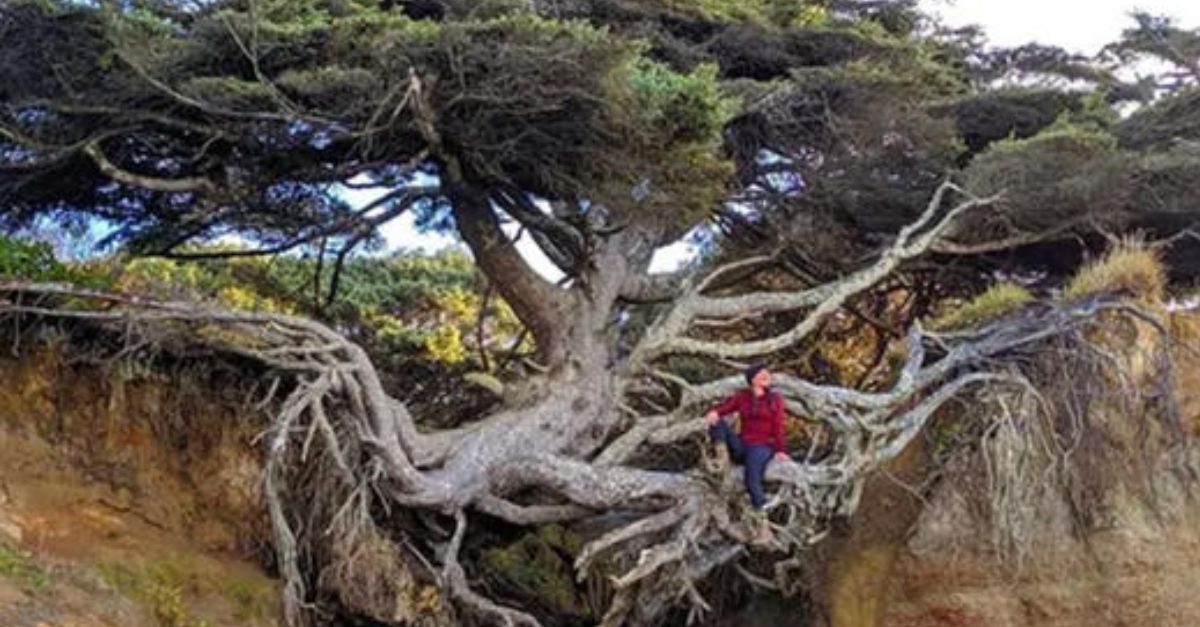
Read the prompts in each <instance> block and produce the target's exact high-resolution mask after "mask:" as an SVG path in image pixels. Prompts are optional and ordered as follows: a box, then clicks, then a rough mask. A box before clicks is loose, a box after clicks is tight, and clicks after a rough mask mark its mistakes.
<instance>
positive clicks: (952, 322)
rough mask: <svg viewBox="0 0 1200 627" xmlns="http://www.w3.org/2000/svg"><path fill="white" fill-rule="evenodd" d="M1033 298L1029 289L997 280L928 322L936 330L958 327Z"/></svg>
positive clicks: (995, 315) (1000, 313)
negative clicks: (984, 289) (969, 298)
mask: <svg viewBox="0 0 1200 627" xmlns="http://www.w3.org/2000/svg"><path fill="white" fill-rule="evenodd" d="M1032 300H1033V295H1032V294H1030V293H1029V290H1027V289H1025V288H1023V287H1021V286H1020V285H1016V284H1013V283H998V284H996V285H993V286H991V287H989V288H988V289H987V290H986V291H984V292H983V293H982V294H979V295H978V296H976V297H975V298H972V299H971V300H969V301H967V302H966V303H962V304H960V305H957V306H954V307H952V308H950V309H948V310H946V311H944V312H943V313H942V314H941V315H939V316H938V317H937V318H935V319H934V320H933V321H932V322H930V325H929V326H930V328H931V329H934V330H937V331H959V330H963V329H969V328H972V327H975V326H978V325H980V324H982V323H985V322H988V321H991V320H995V319H996V318H999V317H1001V316H1003V315H1005V314H1007V313H1010V312H1012V311H1015V310H1017V309H1019V308H1020V307H1022V306H1023V305H1025V304H1026V303H1029V302H1030V301H1032Z"/></svg>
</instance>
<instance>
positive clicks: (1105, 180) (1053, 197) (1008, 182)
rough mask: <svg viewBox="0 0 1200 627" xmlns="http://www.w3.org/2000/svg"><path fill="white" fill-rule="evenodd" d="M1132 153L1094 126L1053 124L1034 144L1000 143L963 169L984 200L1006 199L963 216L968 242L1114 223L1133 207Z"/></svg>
mask: <svg viewBox="0 0 1200 627" xmlns="http://www.w3.org/2000/svg"><path fill="white" fill-rule="evenodd" d="M1131 166H1132V162H1131V160H1130V159H1129V156H1128V155H1126V154H1125V153H1123V152H1122V151H1120V150H1119V149H1118V148H1117V142H1116V139H1115V138H1114V137H1113V136H1112V135H1110V134H1108V133H1107V132H1104V131H1102V130H1097V129H1096V128H1095V127H1094V126H1081V125H1075V124H1068V123H1056V124H1055V125H1053V126H1052V127H1050V128H1048V129H1046V130H1045V131H1043V132H1041V133H1038V134H1037V135H1035V136H1033V137H1031V138H1029V139H1009V140H1003V141H999V142H995V143H993V144H991V145H990V146H989V148H988V149H987V151H985V152H984V153H983V154H981V155H979V156H977V157H976V158H975V159H974V161H972V163H971V165H970V167H968V168H967V170H966V177H965V178H966V183H967V187H968V188H969V189H970V190H971V191H972V192H974V193H976V194H978V195H980V196H990V195H993V194H1001V193H1002V198H1001V199H1000V201H999V202H998V203H997V205H998V207H999V208H1000V209H1001V211H999V212H989V213H987V214H984V213H976V214H973V215H969V216H966V218H965V220H963V222H962V226H961V227H960V228H959V233H961V234H962V235H961V237H962V239H964V240H967V241H983V240H987V239H1002V238H1004V237H1008V236H1012V235H1014V234H1015V233H1042V232H1049V231H1054V230H1055V229H1058V230H1059V231H1060V232H1061V231H1062V230H1063V229H1070V228H1072V227H1078V226H1083V225H1084V223H1085V222H1088V226H1095V225H1113V224H1116V223H1118V221H1119V220H1120V219H1122V214H1123V212H1124V211H1125V209H1126V207H1127V206H1128V203H1129V202H1130V192H1131V180H1130V174H1131Z"/></svg>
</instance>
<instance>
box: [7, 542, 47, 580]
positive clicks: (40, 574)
mask: <svg viewBox="0 0 1200 627" xmlns="http://www.w3.org/2000/svg"><path fill="white" fill-rule="evenodd" d="M0 577H4V578H5V579H9V580H12V581H15V582H17V583H18V584H21V585H22V586H25V587H27V588H30V589H33V590H43V589H45V588H47V587H49V585H50V576H49V575H48V574H46V572H45V571H44V570H42V569H41V568H39V567H38V566H37V565H35V564H34V563H33V562H32V561H31V560H30V559H29V557H28V556H26V555H25V554H23V553H21V552H20V551H19V550H17V549H15V548H13V547H10V546H8V545H7V544H4V543H0Z"/></svg>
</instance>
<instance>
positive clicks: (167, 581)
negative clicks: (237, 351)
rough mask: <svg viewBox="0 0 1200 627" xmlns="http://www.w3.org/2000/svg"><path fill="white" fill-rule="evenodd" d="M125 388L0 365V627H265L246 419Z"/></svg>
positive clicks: (185, 397) (229, 410)
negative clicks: (234, 626) (257, 558)
mask: <svg viewBox="0 0 1200 627" xmlns="http://www.w3.org/2000/svg"><path fill="white" fill-rule="evenodd" d="M128 378H130V379H132V380H129V381H127V380H125V379H123V378H122V377H120V376H118V375H112V376H109V377H107V378H106V377H104V376H102V375H100V371H99V370H98V369H96V368H93V367H88V368H73V367H70V366H69V365H67V364H66V363H65V361H64V360H63V359H62V356H61V355H59V354H58V353H56V352H54V351H43V352H40V353H38V354H37V355H36V356H33V357H28V358H25V359H22V360H20V361H17V360H13V359H6V360H0V452H2V453H0V625H2V626H4V627H102V626H104V627H143V626H145V627H218V626H224V625H229V626H232V625H247V626H250V627H256V626H263V627H265V626H269V625H275V624H276V621H275V618H274V617H275V616H276V614H277V608H276V599H277V598H278V592H277V588H276V585H275V583H274V581H273V580H272V579H270V578H269V577H268V576H267V575H266V573H265V572H264V571H263V569H262V568H260V567H259V566H258V565H257V564H256V563H255V560H254V556H255V552H256V549H257V548H258V547H259V546H260V545H261V543H262V541H263V537H262V536H261V534H259V533H258V532H256V531H255V530H256V529H261V528H262V526H261V512H260V511H258V505H257V503H258V498H257V493H256V490H257V485H258V477H259V471H258V466H257V463H256V462H255V458H254V456H253V455H252V449H251V448H250V446H249V438H250V437H251V436H252V429H250V428H249V425H248V424H245V423H243V422H241V421H242V420H244V413H245V412H244V411H242V410H241V408H240V407H239V405H240V404H239V403H238V402H237V401H236V400H235V399H234V398H232V395H231V397H230V398H223V397H222V395H221V393H219V392H218V393H213V391H212V390H211V389H210V390H205V389H203V387H196V388H194V389H192V388H189V387H188V386H186V385H179V384H178V382H172V383H170V384H168V382H166V381H164V380H159V379H155V378H153V377H138V378H132V377H128ZM239 413H241V414H242V416H241V417H239ZM164 436H167V437H164Z"/></svg>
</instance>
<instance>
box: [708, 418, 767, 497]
mask: <svg viewBox="0 0 1200 627" xmlns="http://www.w3.org/2000/svg"><path fill="white" fill-rule="evenodd" d="M708 437H710V438H712V441H713V442H716V443H718V444H719V443H721V442H724V443H725V446H727V447H729V456H730V457H731V458H733V461H734V462H737V463H739V464H743V465H744V466H745V470H746V473H745V476H744V478H745V482H746V491H747V492H749V493H750V505H752V506H754V509H762V506H763V504H765V503H766V502H767V497H766V495H765V494H764V493H763V474H764V473H766V472H767V464H768V463H770V461H771V458H772V457H774V456H775V449H774V448H772V447H771V446H769V445H766V444H745V443H743V442H742V438H741V436H739V435H738V434H736V433H734V432H733V429H730V428H729V424H728V423H726V422H725V421H724V420H719V421H717V424H715V425H713V426H711V427H709V428H708Z"/></svg>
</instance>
